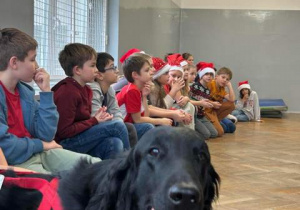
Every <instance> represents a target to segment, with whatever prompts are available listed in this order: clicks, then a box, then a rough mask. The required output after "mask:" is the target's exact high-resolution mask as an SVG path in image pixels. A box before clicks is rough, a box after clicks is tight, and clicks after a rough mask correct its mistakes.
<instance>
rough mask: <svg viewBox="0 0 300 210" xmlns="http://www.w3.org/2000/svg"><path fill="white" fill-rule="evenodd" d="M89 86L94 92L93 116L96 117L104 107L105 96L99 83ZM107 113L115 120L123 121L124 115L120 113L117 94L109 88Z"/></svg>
mask: <svg viewBox="0 0 300 210" xmlns="http://www.w3.org/2000/svg"><path fill="white" fill-rule="evenodd" d="M88 85H89V86H90V87H91V88H92V90H93V99H92V114H91V116H94V115H95V114H96V112H97V111H98V110H99V108H100V107H102V103H103V100H104V95H103V93H102V90H101V87H100V85H99V83H98V82H93V83H88ZM106 100H107V112H108V113H109V114H112V115H113V116H114V117H113V120H122V121H123V117H122V113H121V111H120V107H119V106H118V101H117V99H116V93H115V91H114V89H113V88H112V87H109V89H108V91H107V99H106Z"/></svg>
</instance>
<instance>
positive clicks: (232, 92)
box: [224, 81, 235, 102]
mask: <svg viewBox="0 0 300 210" xmlns="http://www.w3.org/2000/svg"><path fill="white" fill-rule="evenodd" d="M226 87H227V88H228V92H229V93H228V94H227V95H225V96H224V98H225V99H226V100H228V101H230V102H234V100H235V94H234V91H233V88H232V85H231V82H230V81H228V82H227V85H226Z"/></svg>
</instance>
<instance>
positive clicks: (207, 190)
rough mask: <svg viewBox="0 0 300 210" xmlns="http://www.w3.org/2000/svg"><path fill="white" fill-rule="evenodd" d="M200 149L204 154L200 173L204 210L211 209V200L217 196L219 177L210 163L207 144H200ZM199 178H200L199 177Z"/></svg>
mask: <svg viewBox="0 0 300 210" xmlns="http://www.w3.org/2000/svg"><path fill="white" fill-rule="evenodd" d="M202 151H203V152H204V154H205V156H206V161H205V164H204V165H203V166H204V168H203V169H204V171H203V172H204V173H202V174H201V176H202V177H201V178H202V180H203V195H204V210H210V209H212V202H213V201H214V200H215V199H217V198H218V197H219V188H220V183H221V179H220V176H219V174H218V173H217V172H216V171H215V169H214V167H213V165H212V164H211V156H210V152H209V148H208V146H207V144H206V143H205V142H204V143H203V144H202ZM201 178H200V179H201Z"/></svg>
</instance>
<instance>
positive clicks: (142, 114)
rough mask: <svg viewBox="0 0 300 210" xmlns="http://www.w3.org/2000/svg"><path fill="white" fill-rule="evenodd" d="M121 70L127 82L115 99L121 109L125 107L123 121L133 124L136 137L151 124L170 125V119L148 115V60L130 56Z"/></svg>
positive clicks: (139, 136) (149, 78)
mask: <svg viewBox="0 0 300 210" xmlns="http://www.w3.org/2000/svg"><path fill="white" fill-rule="evenodd" d="M123 72H124V75H125V77H126V79H127V80H128V82H129V84H128V85H126V86H124V87H123V88H122V90H121V91H120V92H119V93H118V94H117V100H118V104H119V106H120V108H121V110H122V108H123V110H125V109H126V116H125V118H124V121H125V122H131V123H133V124H134V126H135V128H136V131H137V134H138V138H139V139H140V138H141V137H142V136H143V134H144V133H145V132H146V131H148V130H150V129H152V128H153V127H154V126H153V125H169V126H171V124H172V120H171V119H167V118H151V117H149V109H148V101H147V96H148V95H149V94H150V84H151V77H152V74H153V72H152V71H151V70H150V64H149V61H148V60H147V59H146V58H144V57H142V56H138V55H136V56H130V57H129V58H127V59H126V60H125V61H124V63H123Z"/></svg>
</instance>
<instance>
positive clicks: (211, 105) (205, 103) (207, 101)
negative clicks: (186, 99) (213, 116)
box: [201, 99, 214, 108]
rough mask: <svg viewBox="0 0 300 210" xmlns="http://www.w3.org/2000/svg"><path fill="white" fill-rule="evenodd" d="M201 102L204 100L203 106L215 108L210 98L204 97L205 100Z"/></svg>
mask: <svg viewBox="0 0 300 210" xmlns="http://www.w3.org/2000/svg"><path fill="white" fill-rule="evenodd" d="M201 102H202V105H201V106H202V107H204V108H213V107H214V105H213V104H212V103H211V102H210V101H209V100H208V99H203V100H201Z"/></svg>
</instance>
